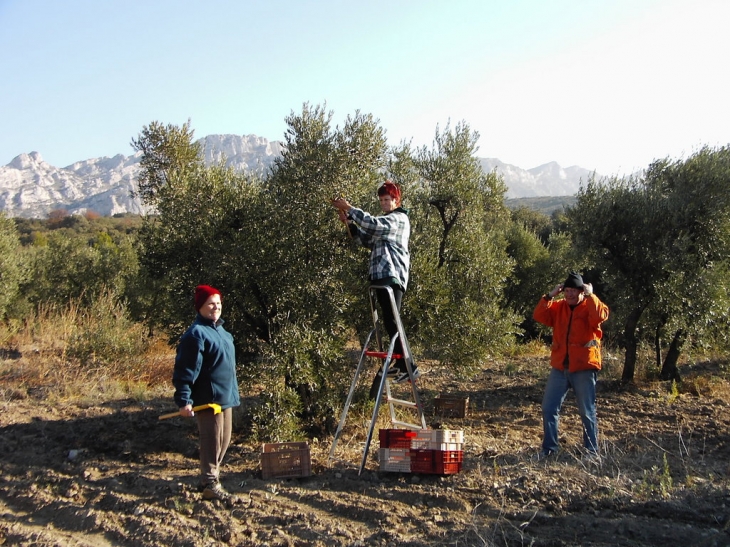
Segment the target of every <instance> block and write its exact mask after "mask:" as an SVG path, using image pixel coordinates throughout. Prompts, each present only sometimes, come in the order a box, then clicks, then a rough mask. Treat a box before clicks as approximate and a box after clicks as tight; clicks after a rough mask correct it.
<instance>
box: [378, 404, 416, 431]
mask: <svg viewBox="0 0 730 547" xmlns="http://www.w3.org/2000/svg"><path fill="white" fill-rule="evenodd" d="M386 402H387V403H389V404H392V405H399V406H405V407H408V408H417V407H418V405H417V404H416V403H415V402H413V401H404V400H403V399H392V398H390V399H388V400H387V401H386ZM419 429H420V428H419Z"/></svg>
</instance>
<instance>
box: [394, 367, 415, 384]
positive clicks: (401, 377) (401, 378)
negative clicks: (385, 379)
mask: <svg viewBox="0 0 730 547" xmlns="http://www.w3.org/2000/svg"><path fill="white" fill-rule="evenodd" d="M420 377H421V371H420V370H418V367H413V379H414V380H418V379H419V378H420ZM410 380H411V377H410V376H408V371H405V372H404V371H401V370H399V371H398V376H396V377H395V380H394V381H395V383H396V384H402V383H403V382H408V381H410Z"/></svg>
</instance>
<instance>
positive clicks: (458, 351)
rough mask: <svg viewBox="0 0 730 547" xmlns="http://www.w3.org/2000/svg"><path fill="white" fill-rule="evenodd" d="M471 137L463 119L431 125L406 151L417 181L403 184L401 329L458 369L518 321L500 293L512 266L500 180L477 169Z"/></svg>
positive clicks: (474, 361)
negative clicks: (405, 240)
mask: <svg viewBox="0 0 730 547" xmlns="http://www.w3.org/2000/svg"><path fill="white" fill-rule="evenodd" d="M478 138H479V135H478V133H476V132H472V131H471V130H470V128H469V126H468V125H467V124H466V123H459V124H458V125H456V127H454V129H453V130H452V129H451V128H450V127H447V128H446V129H445V130H444V131H443V132H441V131H440V130H439V129H437V130H436V135H435V139H434V143H433V147H432V148H430V149H429V148H427V147H422V148H420V149H418V150H417V151H416V152H415V154H414V166H415V169H416V171H417V173H418V176H419V181H418V184H417V185H413V186H412V187H411V188H410V194H411V197H410V199H411V203H412V204H413V211H412V216H411V225H412V233H411V242H410V250H411V260H412V266H411V280H412V281H411V282H410V287H409V291H408V295H407V298H406V299H405V300H404V309H406V310H407V311H408V321H407V325H406V329H410V337H409V338H410V339H412V340H416V341H417V342H418V345H419V346H420V347H421V348H423V350H424V351H425V352H426V353H427V354H428V355H429V356H430V357H432V358H435V359H438V360H439V361H441V362H443V363H446V364H450V365H454V366H456V367H458V368H461V369H462V370H464V371H469V370H473V369H474V368H475V367H476V366H477V365H478V364H479V362H480V361H481V360H483V359H484V358H485V357H486V356H487V355H488V354H489V353H490V352H495V351H498V350H499V349H502V348H503V347H505V346H506V345H508V344H510V343H511V341H512V340H513V337H514V333H515V332H516V330H517V329H516V324H517V323H518V322H519V320H518V318H517V317H516V316H515V315H514V314H513V313H511V312H510V311H509V310H508V308H507V306H506V305H505V302H504V299H503V291H504V287H505V283H506V282H507V280H508V278H509V275H510V272H511V269H512V266H513V263H512V260H511V259H510V258H509V256H508V255H507V253H506V246H507V243H506V239H505V228H506V226H507V224H508V219H509V213H508V211H507V209H506V207H505V205H504V194H505V192H506V187H505V185H504V183H503V181H502V180H501V179H500V178H499V177H498V176H497V175H496V174H494V173H484V172H483V171H482V169H481V167H480V165H479V161H478V159H477V157H476V155H475V154H476V151H477V144H476V143H477V140H478Z"/></svg>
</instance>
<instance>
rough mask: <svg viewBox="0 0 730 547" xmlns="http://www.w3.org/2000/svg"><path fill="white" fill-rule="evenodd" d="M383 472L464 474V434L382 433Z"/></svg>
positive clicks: (437, 431) (435, 431) (427, 431)
mask: <svg viewBox="0 0 730 547" xmlns="http://www.w3.org/2000/svg"><path fill="white" fill-rule="evenodd" d="M379 438H380V450H379V451H378V456H379V460H380V470H381V471H395V472H400V473H424V474H431V475H450V474H453V473H458V472H460V471H461V466H462V464H463V461H464V432H463V431H455V430H449V429H421V430H418V431H409V430H405V429H381V430H380V431H379Z"/></svg>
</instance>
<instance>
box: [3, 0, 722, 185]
mask: <svg viewBox="0 0 730 547" xmlns="http://www.w3.org/2000/svg"><path fill="white" fill-rule="evenodd" d="M728 21H730V2H727V1H726V0H610V1H609V0H572V1H565V0H554V1H552V0H551V1H545V0H511V1H507V0H499V1H497V0H442V1H432V0H362V1H347V0H340V1H335V0H317V1H314V0H310V1H307V0H299V1H295V0H278V1H277V0H271V1H248V0H227V1H224V0H199V1H192V0H126V1H120V0H62V1H60V0H0V105H1V106H0V108H2V110H1V111H0V165H4V164H6V163H9V162H10V161H11V160H12V159H13V158H14V157H15V156H17V155H18V154H21V153H24V152H31V151H37V152H40V154H41V155H42V156H43V158H44V159H45V160H46V161H47V162H49V163H51V164H52V165H55V166H57V167H65V166H67V165H69V164H71V163H73V162H75V161H79V160H85V159H90V158H95V157H101V156H113V155H115V154H118V153H121V154H125V155H129V154H131V153H133V150H132V148H131V146H130V141H131V139H132V138H134V137H136V136H137V135H138V134H139V132H140V131H141V129H142V128H143V127H144V126H145V125H147V124H149V123H150V122H152V121H159V122H162V123H164V124H168V123H172V124H176V125H181V124H183V123H184V122H186V121H187V120H188V119H190V121H191V124H192V128H193V129H194V130H195V135H196V137H203V136H205V135H209V134H224V133H232V134H238V135H248V134H255V135H258V136H261V137H265V138H267V139H269V140H281V139H282V138H283V135H284V132H285V131H286V121H285V119H286V117H287V116H288V115H289V114H290V113H291V112H292V111H293V112H301V109H302V105H303V104H304V103H305V102H308V103H310V104H325V103H326V105H327V109H328V110H331V111H332V112H333V113H334V122H335V124H342V122H343V121H344V120H345V118H346V117H347V116H348V115H352V114H354V113H355V112H356V111H357V110H359V111H361V112H364V113H370V114H372V115H373V116H374V117H375V118H377V119H378V120H380V124H381V125H382V127H383V128H384V129H385V130H386V135H387V137H388V140H389V142H390V143H391V144H398V143H400V142H401V141H403V140H407V141H411V142H412V143H413V144H414V145H415V146H421V145H427V146H431V144H432V142H433V137H434V134H435V131H436V129H437V127H439V128H441V129H442V130H443V129H444V128H445V127H446V126H447V124H449V123H451V125H452V126H454V125H456V123H458V122H465V123H467V124H468V125H469V126H470V127H471V129H473V130H474V131H477V132H478V133H479V134H480V139H479V151H478V155H479V156H480V157H492V158H499V159H501V160H502V161H504V162H507V163H511V164H514V165H517V166H519V167H522V168H526V169H527V168H532V167H536V166H538V165H541V164H543V163H547V162H549V161H557V162H558V163H559V164H560V165H562V166H563V167H568V166H571V165H580V166H581V167H585V168H588V169H595V170H597V171H598V172H599V173H600V174H604V175H612V174H624V173H628V172H631V171H633V170H634V169H636V168H643V167H646V166H647V165H648V164H649V163H650V162H651V161H652V160H654V159H657V158H663V157H667V156H669V157H672V158H676V159H679V158H682V157H686V156H687V155H689V154H691V153H693V152H694V151H696V150H697V149H698V148H700V147H701V146H704V145H708V146H713V147H714V146H724V145H727V144H730V108H728V105H727V102H728V100H727V97H730V77H729V76H727V72H728V68H727V58H728V54H730V32H727V25H728Z"/></svg>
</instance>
